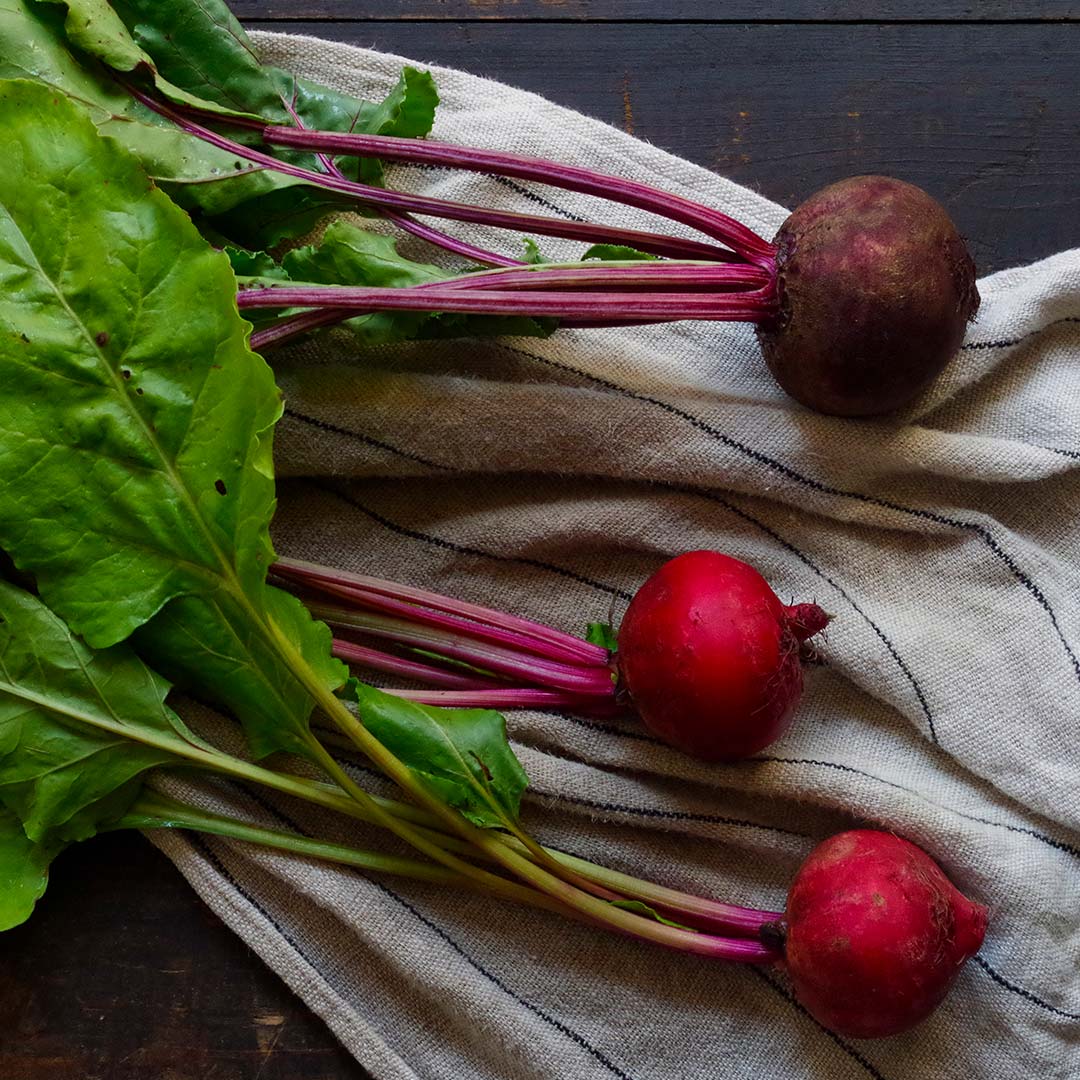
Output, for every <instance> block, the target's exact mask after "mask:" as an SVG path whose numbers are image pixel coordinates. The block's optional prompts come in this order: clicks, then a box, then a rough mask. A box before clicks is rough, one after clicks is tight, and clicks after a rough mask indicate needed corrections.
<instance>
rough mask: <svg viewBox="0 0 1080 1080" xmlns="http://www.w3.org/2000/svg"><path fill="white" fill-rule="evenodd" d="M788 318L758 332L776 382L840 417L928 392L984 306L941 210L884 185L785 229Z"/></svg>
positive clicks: (784, 308) (879, 180)
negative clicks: (926, 390) (931, 383)
mask: <svg viewBox="0 0 1080 1080" xmlns="http://www.w3.org/2000/svg"><path fill="white" fill-rule="evenodd" d="M774 243H775V244H776V247H777V256H776V265H777V287H778V290H779V298H780V313H779V315H777V316H776V317H774V318H772V319H770V320H768V321H766V322H763V323H762V324H761V325H760V326H759V327H758V339H759V341H760V342H761V348H762V351H763V353H764V354H765V360H766V362H767V363H768V365H769V369H770V370H771V371H772V373H773V375H774V376H775V377H776V380H777V382H779V383H780V385H781V386H782V387H783V388H784V389H785V390H786V391H787V392H788V393H789V394H790V395H791V396H792V397H793V398H795V399H796V400H798V401H800V402H802V403H803V404H804V405H807V406H809V407H810V408H811V409H816V410H817V411H818V412H823V413H830V414H833V415H836V416H870V415H873V414H876V413H884V412H890V411H891V410H893V409H898V408H900V407H901V406H902V405H905V404H907V403H908V402H910V401H911V400H912V399H913V398H915V397H916V396H917V395H918V394H919V393H921V392H922V391H923V390H924V389H925V388H926V387H927V385H928V384H929V383H930V382H931V380H932V379H933V378H934V376H936V375H937V374H938V372H940V371H941V369H942V368H943V367H944V366H945V364H946V363H947V362H948V360H949V358H950V357H952V356H953V355H954V354H955V353H956V351H957V349H958V348H959V347H960V344H961V342H962V341H963V339H964V329H965V327H966V325H967V323H968V322H969V321H970V320H971V319H972V318H974V316H975V312H976V311H978V308H979V292H978V289H977V288H976V287H975V264H974V263H973V262H972V260H971V256H970V255H969V253H968V250H967V246H966V245H965V244H964V241H963V239H962V238H961V236H960V234H959V233H958V232H957V231H956V227H955V226H954V225H953V223H952V221H951V220H950V218H949V215H948V214H947V213H946V212H945V210H944V209H943V208H942V206H941V205H940V203H938V202H936V201H935V200H934V199H932V198H931V197H930V196H929V195H928V194H927V193H926V192H925V191H923V190H922V189H921V188H918V187H915V186H914V185H912V184H907V183H904V181H902V180H894V179H892V178H890V177H887V176H855V177H851V178H850V179H848V180H841V181H840V182H839V183H836V184H831V185H830V186H829V187H827V188H824V189H823V190H821V191H819V192H818V193H817V194H816V195H812V196H811V197H810V198H809V199H807V200H806V202H804V203H803V204H802V205H801V206H800V207H799V208H798V209H797V210H795V211H794V213H792V214H791V216H790V217H789V218H788V219H787V221H785V222H784V224H783V225H782V226H781V227H780V231H779V232H778V233H777V234H776V238H775V240H774Z"/></svg>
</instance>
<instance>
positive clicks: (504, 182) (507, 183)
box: [393, 161, 588, 224]
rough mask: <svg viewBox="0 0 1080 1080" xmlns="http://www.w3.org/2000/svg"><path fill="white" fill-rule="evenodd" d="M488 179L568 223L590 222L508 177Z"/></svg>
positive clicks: (406, 165)
mask: <svg viewBox="0 0 1080 1080" xmlns="http://www.w3.org/2000/svg"><path fill="white" fill-rule="evenodd" d="M393 166H394V168H395V169H409V170H411V171H413V172H424V173H445V174H446V175H447V176H451V175H457V176H460V175H461V172H462V170H460V169H451V168H449V167H448V166H446V165H434V164H432V163H431V162H427V161H395V162H394V163H393ZM487 178H488V180H491V181H494V182H495V183H496V184H499V185H500V186H501V187H504V188H507V189H508V190H510V191H513V192H514V193H515V194H517V195H521V196H523V197H524V198H526V199H528V200H529V201H530V202H534V203H536V204H537V205H538V206H542V207H543V208H544V209H545V210H550V211H551V212H552V213H553V214H558V215H559V217H561V218H565V219H566V220H567V221H577V222H580V223H582V224H584V223H586V222H587V221H588V218H583V217H581V216H580V215H579V214H575V213H572V212H571V211H570V210H565V209H563V207H561V206H556V205H555V203H553V202H551V200H550V199H545V198H544V196H543V195H538V194H537V193H536V192H535V191H532V190H530V189H529V188H527V187H525V186H523V185H522V184H519V183H518V182H517V181H516V180H512V179H510V177H508V176H494V175H492V174H490V173H489V174H487Z"/></svg>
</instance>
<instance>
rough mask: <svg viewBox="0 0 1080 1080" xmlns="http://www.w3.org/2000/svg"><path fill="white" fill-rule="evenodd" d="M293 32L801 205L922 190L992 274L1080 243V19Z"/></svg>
mask: <svg viewBox="0 0 1080 1080" xmlns="http://www.w3.org/2000/svg"><path fill="white" fill-rule="evenodd" d="M249 25H250V26H252V27H260V26H261V27H263V28H265V29H271V28H272V24H271V23H268V22H252V23H250V24H249ZM290 29H291V30H296V31H301V32H305V33H312V34H321V35H323V36H324V37H329V38H335V39H337V40H340V41H348V42H353V43H355V44H359V45H366V46H369V47H374V48H377V49H381V50H385V51H388V52H398V53H402V54H405V55H408V56H410V57H414V58H417V59H420V60H427V61H430V62H438V63H445V64H448V65H451V66H454V67H461V68H466V69H468V70H470V71H474V72H479V73H483V74H485V75H490V76H491V77H492V78H496V79H501V80H504V81H506V82H508V83H512V84H514V85H516V86H520V87H523V88H525V89H527V90H534V91H536V92H537V93H541V94H545V95H547V96H548V97H550V98H552V99H553V100H555V101H557V102H559V103H561V104H564V105H569V106H571V107H573V108H575V109H579V110H581V111H582V112H585V113H587V114H589V115H592V116H596V117H599V118H600V119H602V120H606V121H608V122H610V123H612V124H616V125H618V126H620V127H625V128H627V129H628V130H632V131H633V132H634V134H636V135H638V136H640V137H641V138H644V139H647V140H649V141H650V142H652V143H655V144H656V145H658V146H661V147H664V148H665V149H668V150H671V151H673V152H674V153H676V154H680V155H683V156H685V157H687V158H689V159H691V160H692V161H695V162H698V163H699V164H701V165H704V166H706V167H708V168H711V169H715V170H716V171H717V172H720V173H723V174H724V175H726V176H729V177H731V178H732V179H734V180H737V181H739V182H740V183H742V184H746V185H748V186H750V187H754V188H757V189H759V190H761V191H762V192H763V193H764V194H766V195H768V196H769V197H770V198H773V199H775V200H777V201H778V202H781V203H784V204H785V205H788V206H791V205H794V204H795V203H797V202H798V201H800V200H801V199H802V198H804V197H805V196H806V195H808V194H810V193H811V192H812V191H814V190H815V189H817V188H818V187H821V186H822V185H824V184H826V183H829V182H831V181H833V180H836V179H839V178H840V177H843V176H849V175H852V174H854V173H861V172H883V173H888V174H892V175H896V176H899V177H902V178H904V179H907V180H911V181H912V182H914V183H917V184H920V185H922V186H923V187H925V188H927V189H928V190H929V191H931V192H932V193H933V194H934V195H936V196H937V197H938V198H939V199H941V201H942V202H943V203H945V205H946V206H947V207H948V209H949V211H950V213H952V214H953V216H954V218H955V220H956V221H957V223H958V225H959V227H960V228H961V229H962V230H963V232H964V234H965V235H966V236H967V237H968V238H969V240H970V242H971V244H972V247H973V250H974V251H975V254H976V258H977V260H978V262H979V267H980V271H982V272H986V271H989V270H992V269H997V268H1001V267H1003V266H1006V265H1012V264H1015V263H1019V262H1026V261H1030V260H1033V259H1036V258H1040V257H1042V256H1045V255H1049V254H1051V253H1053V252H1055V251H1059V250H1062V249H1063V248H1067V247H1073V246H1077V245H1080V214H1078V213H1077V209H1078V194H1077V191H1078V189H1077V184H1076V165H1077V162H1078V161H1080V128H1078V126H1077V119H1076V101H1077V99H1078V96H1080V67H1078V65H1077V63H1076V57H1077V55H1078V54H1080V25H1078V24H1068V25H1025V26H965V25H949V26H916V25H912V26H847V25H843V26H838V25H831V26H830V25H824V26H765V25H740V26H680V25H660V26H655V27H650V28H649V31H648V33H644V32H643V30H642V28H641V27H634V26H624V25H594V24H586V25H580V24H579V25H559V24H554V23H534V24H529V25H523V24H520V23H439V24H437V25H436V24H424V23H411V24H402V23H380V24H352V25H350V24H342V23H306V24H305V23H300V24H295V25H290ZM778 58H783V62H782V68H783V77H780V72H779V69H780V66H781V65H780V62H779V60H778ZM774 73H775V74H774Z"/></svg>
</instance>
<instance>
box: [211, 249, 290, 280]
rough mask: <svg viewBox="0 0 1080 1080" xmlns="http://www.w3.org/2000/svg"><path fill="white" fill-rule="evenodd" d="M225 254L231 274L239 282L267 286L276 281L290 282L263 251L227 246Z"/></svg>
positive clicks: (284, 272)
mask: <svg viewBox="0 0 1080 1080" xmlns="http://www.w3.org/2000/svg"><path fill="white" fill-rule="evenodd" d="M225 254H226V255H228V257H229V265H230V266H231V267H232V270H233V273H234V274H235V275H236V276H237V278H238V279H240V280H241V281H246V282H249V283H251V284H255V283H261V282H265V283H266V284H268V285H269V284H272V283H274V282H276V281H289V280H290V278H289V275H288V274H287V273H286V271H285V270H284V269H283V268H282V267H281V266H279V265H278V264H277V263H276V262H275V261H274V257H273V256H272V255H268V254H267V253H266V252H265V251H247V250H245V249H244V248H238V247H232V246H228V245H227V246H226V247H225Z"/></svg>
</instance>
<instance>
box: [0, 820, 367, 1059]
mask: <svg viewBox="0 0 1080 1080" xmlns="http://www.w3.org/2000/svg"><path fill="white" fill-rule="evenodd" d="M255 1077H258V1080H365V1078H366V1077H367V1074H366V1073H365V1072H364V1071H363V1070H362V1069H361V1068H360V1067H359V1066H358V1065H357V1064H356V1063H355V1062H354V1061H353V1060H352V1058H351V1057H350V1056H349V1055H348V1054H347V1053H346V1052H345V1051H344V1050H343V1049H342V1048H341V1047H340V1046H339V1044H338V1043H337V1042H336V1041H335V1040H334V1037H333V1036H332V1035H331V1033H330V1032H329V1031H328V1030H327V1029H326V1026H325V1025H324V1024H323V1022H322V1021H321V1020H319V1019H318V1018H316V1017H315V1016H313V1015H312V1014H311V1013H310V1012H309V1011H308V1009H307V1007H306V1006H305V1005H304V1004H303V1003H302V1002H301V1001H300V1000H299V999H298V998H296V997H294V996H293V994H292V993H291V991H289V990H288V989H287V988H286V986H285V985H284V984H283V983H282V982H281V980H280V979H279V978H278V976H277V975H275V974H274V973H273V972H271V971H270V970H269V969H268V968H267V967H266V966H265V965H264V964H263V962H262V960H260V959H259V957H258V956H256V955H255V954H254V953H253V952H251V950H250V949H248V947H247V946H246V945H244V944H243V943H242V942H241V941H240V939H239V938H237V937H236V936H235V935H234V934H233V933H232V931H231V930H229V929H227V928H226V927H225V926H224V924H223V923H221V921H220V920H219V919H218V918H217V917H216V916H215V915H213V914H212V913H211V912H210V910H209V909H208V908H206V907H205V906H204V905H203V903H202V901H200V900H199V899H198V898H197V897H196V896H195V894H194V893H193V892H192V891H191V887H190V886H189V885H188V884H187V882H185V881H184V880H183V878H182V877H181V876H180V874H179V873H178V872H177V871H176V870H175V869H174V868H173V866H172V865H171V864H170V863H169V862H168V860H166V858H165V857H164V856H163V855H161V854H159V853H158V852H157V851H156V850H155V849H154V848H153V847H152V846H151V845H150V844H149V842H148V841H146V840H145V839H144V838H143V837H141V836H139V835H137V834H135V833H123V834H121V833H118V834H115V835H112V836H100V837H97V838H95V839H94V840H91V841H89V842H87V843H85V844H80V845H78V846H76V847H74V848H71V849H70V850H68V851H67V852H65V853H64V854H63V855H61V856H60V858H59V859H58V860H57V861H56V863H55V865H54V867H53V871H52V881H51V882H50V885H49V890H48V892H47V893H46V895H45V897H44V898H43V900H42V901H41V902H40V903H39V905H38V909H37V910H36V911H35V912H34V917H33V919H31V920H30V922H28V923H26V924H25V925H23V926H21V927H19V928H17V929H16V930H11V931H9V932H8V933H6V934H5V935H4V939H3V948H2V951H0V1078H3V1080H211V1078H212V1080H254V1078H255Z"/></svg>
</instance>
